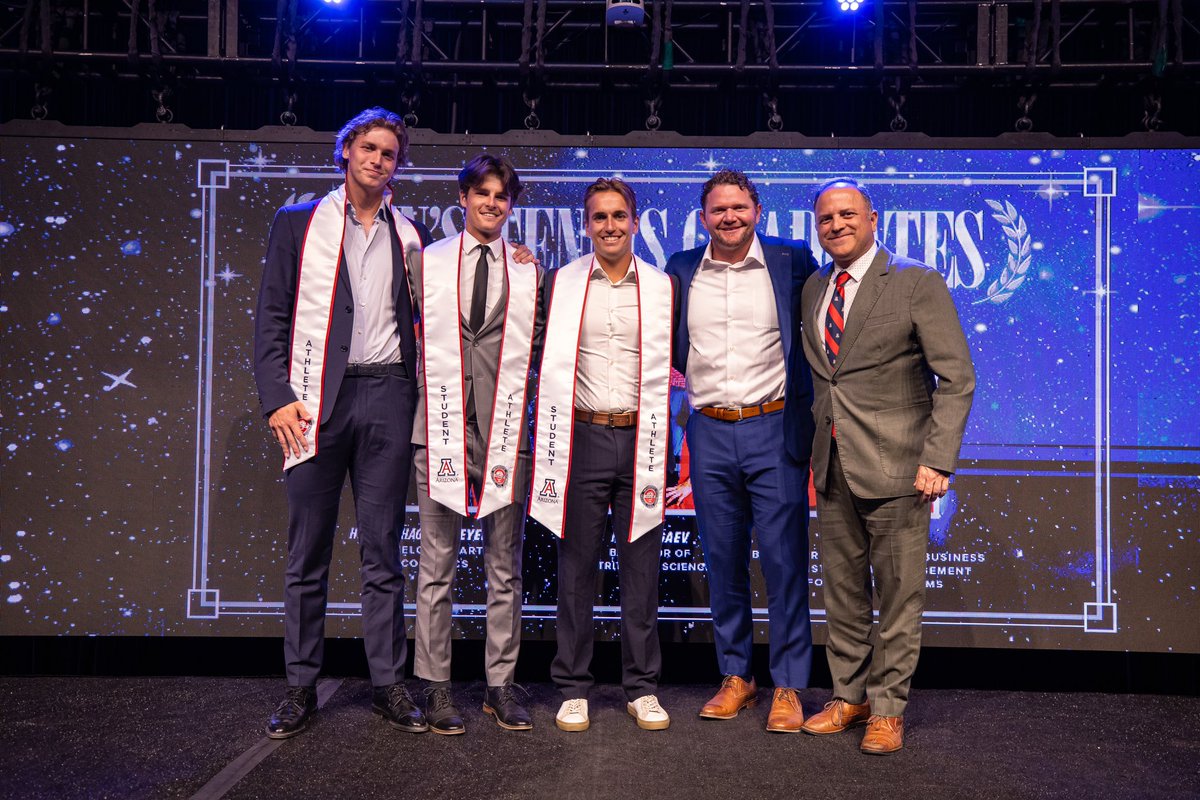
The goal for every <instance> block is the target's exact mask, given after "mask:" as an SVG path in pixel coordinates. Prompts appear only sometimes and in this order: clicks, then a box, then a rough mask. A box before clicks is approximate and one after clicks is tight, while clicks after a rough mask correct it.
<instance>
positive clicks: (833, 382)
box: [829, 378, 837, 386]
mask: <svg viewBox="0 0 1200 800" xmlns="http://www.w3.org/2000/svg"><path fill="white" fill-rule="evenodd" d="M829 385H830V386H837V379H836V378H834V379H833V380H831V381H830V382H829Z"/></svg>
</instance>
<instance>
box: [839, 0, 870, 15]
mask: <svg viewBox="0 0 1200 800" xmlns="http://www.w3.org/2000/svg"><path fill="white" fill-rule="evenodd" d="M864 2H866V0H837V6H838V8H839V9H840V10H841V11H844V12H845V13H847V14H853V13H854V12H855V11H858V10H859V9H860V8H862V6H863V3H864Z"/></svg>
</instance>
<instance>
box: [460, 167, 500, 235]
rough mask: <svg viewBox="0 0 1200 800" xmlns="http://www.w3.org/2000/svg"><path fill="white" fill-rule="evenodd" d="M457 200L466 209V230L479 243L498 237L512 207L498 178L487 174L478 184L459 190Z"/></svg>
mask: <svg viewBox="0 0 1200 800" xmlns="http://www.w3.org/2000/svg"><path fill="white" fill-rule="evenodd" d="M458 202H459V205H461V206H462V207H463V208H464V209H466V217H467V219H466V225H467V230H468V231H469V232H470V234H471V235H472V236H474V237H475V238H476V239H478V240H479V241H480V243H482V244H487V243H489V242H493V241H495V240H496V239H498V238H500V230H501V229H502V228H503V227H504V223H505V221H506V220H508V212H509V211H510V210H511V209H512V199H511V198H510V197H509V196H508V190H507V189H505V188H504V184H503V183H501V181H500V179H499V178H497V177H496V176H495V175H488V176H487V177H486V178H484V179H483V181H482V182H480V183H479V184H478V185H476V186H472V187H471V188H470V189H468V190H467V191H465V192H459V193H458Z"/></svg>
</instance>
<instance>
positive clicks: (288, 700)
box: [254, 108, 430, 739]
mask: <svg viewBox="0 0 1200 800" xmlns="http://www.w3.org/2000/svg"><path fill="white" fill-rule="evenodd" d="M407 143H408V136H407V132H406V131H405V128H404V124H403V123H402V122H401V120H400V118H399V117H397V116H396V115H395V114H393V113H391V112H388V111H385V110H384V109H382V108H372V109H368V110H366V111H364V112H362V113H361V114H359V115H358V116H356V117H354V118H353V119H351V120H350V121H349V122H347V123H346V125H345V127H343V128H342V130H341V132H340V133H339V134H338V137H337V143H336V145H335V147H334V162H335V163H336V164H337V165H338V166H339V167H341V168H342V170H343V171H344V172H345V182H344V184H343V185H341V186H339V187H338V188H337V189H335V190H334V191H333V192H331V193H330V194H329V195H327V196H326V197H324V198H322V199H320V200H318V201H313V202H308V203H302V204H299V205H294V206H287V207H285V208H282V209H280V211H279V213H278V214H277V215H276V217H275V222H274V223H273V224H272V226H271V236H270V241H269V243H268V245H267V256H266V261H265V265H264V269H263V276H262V286H261V289H260V292H259V298H258V312H257V315H256V317H255V340H254V344H255V347H254V350H255V353H254V372H255V378H256V380H257V383H258V391H259V400H260V402H261V404H262V410H263V414H264V416H266V417H267V421H268V424H269V425H270V427H271V431H272V432H273V433H274V435H275V439H276V441H277V442H278V443H279V446H280V448H281V449H282V451H283V455H284V459H285V461H284V467H285V469H286V472H285V478H284V482H285V484H286V488H287V495H288V548H287V551H288V554H287V571H286V578H285V589H284V616H285V623H284V655H285V660H286V671H287V680H288V691H287V695H286V697H285V698H284V700H283V702H282V703H280V705H279V707H278V708H277V709H276V710H275V713H274V714H272V716H271V718H270V720H269V721H268V722H267V735H268V736H270V737H271V738H275V739H283V738H287V737H289V736H294V735H296V734H298V733H300V732H301V731H303V730H304V729H305V728H306V727H307V725H308V722H309V720H310V718H311V716H312V715H313V713H314V712H315V711H316V691H315V684H316V680H317V675H318V673H319V672H320V669H321V662H322V658H323V655H324V636H325V607H326V603H327V601H328V594H329V563H330V558H331V556H332V552H333V539H334V532H335V528H336V525H337V517H338V501H339V500H340V498H341V494H342V485H343V483H344V481H345V477H346V474H347V473H349V475H350V481H351V485H352V487H353V489H354V505H355V514H356V517H357V521H358V541H359V552H360V555H361V557H362V586H363V588H362V606H363V609H362V615H363V640H364V643H365V645H366V651H367V663H368V666H369V669H370V673H371V683H372V684H373V686H374V687H375V688H374V693H373V703H372V706H373V709H374V711H375V712H376V713H378V714H379V715H381V716H382V717H383V718H384V719H385V720H387V722H389V723H390V724H391V725H392V726H393V727H396V728H399V729H401V730H404V731H409V732H421V731H424V730H426V729H427V726H426V722H425V718H424V716H423V714H422V713H421V711H420V710H419V709H418V708H417V707H416V706H415V705H414V703H413V701H412V699H411V697H410V696H409V694H408V692H407V690H406V689H405V686H404V682H403V679H404V662H405V649H406V644H407V640H406V637H405V628H404V575H403V573H402V572H401V569H400V556H399V539H398V536H399V530H400V529H401V527H402V525H403V521H404V512H405V495H406V494H407V490H408V483H409V468H410V465H411V463H412V449H411V444H410V442H411V440H412V425H413V413H414V409H415V406H416V381H415V375H416V365H417V355H416V341H415V337H414V332H413V306H412V296H411V293H410V287H409V278H408V274H409V269H410V268H411V267H412V266H413V264H414V263H415V262H416V260H417V259H420V257H421V248H422V246H424V245H425V244H427V243H428V242H429V241H430V236H429V231H428V230H426V229H425V228H424V226H422V225H420V224H419V223H416V222H413V221H411V220H408V219H405V218H404V217H403V216H402V215H401V214H400V212H399V210H398V209H397V208H395V207H394V205H393V203H392V202H391V201H392V196H391V191H390V190H389V188H388V186H389V183H390V182H391V180H392V177H393V176H394V175H395V172H396V167H397V165H398V164H400V163H401V162H402V161H403V159H404V157H405V151H406V149H407Z"/></svg>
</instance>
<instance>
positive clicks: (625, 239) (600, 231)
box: [584, 192, 638, 266]
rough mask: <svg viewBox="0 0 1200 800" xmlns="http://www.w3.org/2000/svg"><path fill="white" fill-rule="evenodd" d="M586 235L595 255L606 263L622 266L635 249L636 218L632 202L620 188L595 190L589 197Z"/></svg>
mask: <svg viewBox="0 0 1200 800" xmlns="http://www.w3.org/2000/svg"><path fill="white" fill-rule="evenodd" d="M584 211H585V212H586V213H587V236H588V238H589V239H591V240H592V246H593V248H595V251H596V258H598V259H600V262H601V263H602V264H605V265H607V266H619V265H620V264H621V262H623V261H625V259H626V258H627V257H628V256H629V254H630V253H631V252H633V237H634V235H635V234H636V233H637V231H638V223H637V219H635V218H634V216H633V215H632V214H631V213H629V204H628V203H626V202H625V198H624V196H622V195H621V193H620V192H596V193H595V194H594V195H592V196H591V197H589V198H588V201H587V206H586V207H585V208H584Z"/></svg>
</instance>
